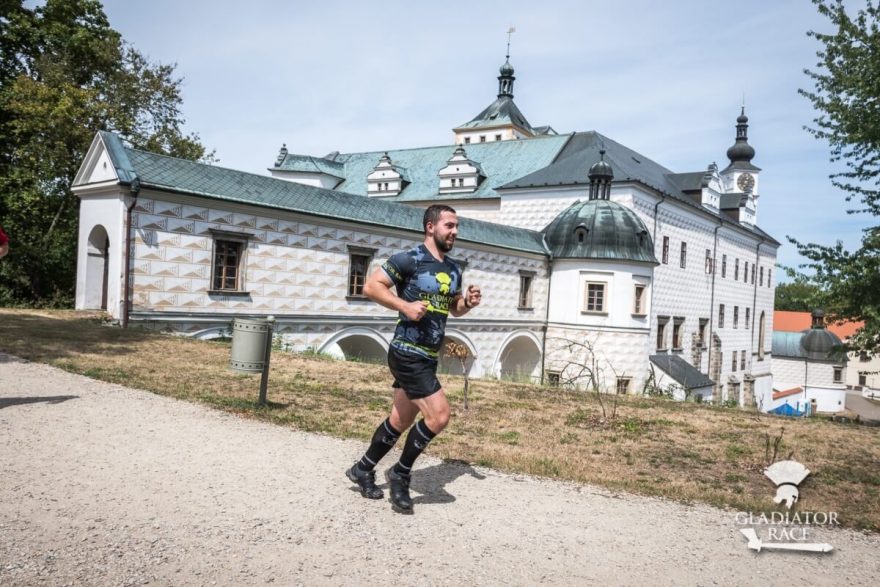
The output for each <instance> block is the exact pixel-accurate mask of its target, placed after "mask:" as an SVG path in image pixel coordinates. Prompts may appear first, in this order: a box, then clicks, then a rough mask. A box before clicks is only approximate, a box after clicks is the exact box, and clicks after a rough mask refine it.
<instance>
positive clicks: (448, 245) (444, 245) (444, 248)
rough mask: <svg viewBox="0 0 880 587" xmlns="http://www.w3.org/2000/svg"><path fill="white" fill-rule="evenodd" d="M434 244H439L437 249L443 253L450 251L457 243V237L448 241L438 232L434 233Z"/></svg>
mask: <svg viewBox="0 0 880 587" xmlns="http://www.w3.org/2000/svg"><path fill="white" fill-rule="evenodd" d="M434 244H435V245H437V249H438V250H439V251H441V252H443V253H448V252H449V251H451V250H452V246H453V245H454V244H455V238H453V239H452V242H446V241H445V240H443V239H441V238H440V237H439V236H437V235H436V234H435V235H434Z"/></svg>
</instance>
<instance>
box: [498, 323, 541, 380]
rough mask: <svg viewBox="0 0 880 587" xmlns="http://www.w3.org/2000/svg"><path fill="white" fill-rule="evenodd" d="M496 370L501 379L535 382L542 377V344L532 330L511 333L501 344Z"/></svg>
mask: <svg viewBox="0 0 880 587" xmlns="http://www.w3.org/2000/svg"><path fill="white" fill-rule="evenodd" d="M495 372H496V374H497V375H498V377H499V378H500V379H506V380H510V381H520V382H531V383H534V382H536V381H538V380H539V379H540V378H541V344H540V341H539V340H538V338H537V337H536V336H535V335H534V334H533V333H531V332H528V331H520V332H514V333H513V334H511V335H510V336H509V337H508V338H507V340H506V341H505V342H504V344H503V345H501V351H499V353H498V359H497V360H496V361H495Z"/></svg>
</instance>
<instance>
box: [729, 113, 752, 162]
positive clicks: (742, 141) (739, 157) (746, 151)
mask: <svg viewBox="0 0 880 587" xmlns="http://www.w3.org/2000/svg"><path fill="white" fill-rule="evenodd" d="M748 132H749V117H748V116H746V107H745V104H743V106H742V107H741V109H740V114H739V116H737V117H736V140H735V141H734V143H733V146H732V147H730V148H729V149H727V158H728V159H730V166H731V167H734V168H749V167H751V161H752V159H753V158H754V157H755V149H754V148H753V147H752V146H751V145H750V144H749V136H748Z"/></svg>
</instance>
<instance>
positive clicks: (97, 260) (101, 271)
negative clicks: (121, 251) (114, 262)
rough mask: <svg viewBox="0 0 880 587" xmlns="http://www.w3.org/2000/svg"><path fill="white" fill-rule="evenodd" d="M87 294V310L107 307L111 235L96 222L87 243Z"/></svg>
mask: <svg viewBox="0 0 880 587" xmlns="http://www.w3.org/2000/svg"><path fill="white" fill-rule="evenodd" d="M86 246H87V248H88V250H87V252H86V295H85V306H84V308H85V309H87V310H106V309H107V278H108V266H109V260H110V237H109V236H107V229H106V228H104V227H103V226H102V225H100V224H96V225H95V226H94V227H93V228H92V231H91V232H90V233H89V240H88V243H87V244H86Z"/></svg>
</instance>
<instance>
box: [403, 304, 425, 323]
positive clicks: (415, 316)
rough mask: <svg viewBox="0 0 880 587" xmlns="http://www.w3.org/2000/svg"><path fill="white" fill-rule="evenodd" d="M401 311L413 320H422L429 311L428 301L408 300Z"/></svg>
mask: <svg viewBox="0 0 880 587" xmlns="http://www.w3.org/2000/svg"><path fill="white" fill-rule="evenodd" d="M401 313H402V314H403V315H404V316H406V317H407V318H408V319H409V320H412V321H413V322H418V321H419V320H421V319H422V318H423V317H424V316H425V314H427V313H428V302H426V301H424V300H421V301H416V302H407V304H406V305H405V306H404V307H403V309H402V310H401Z"/></svg>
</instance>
